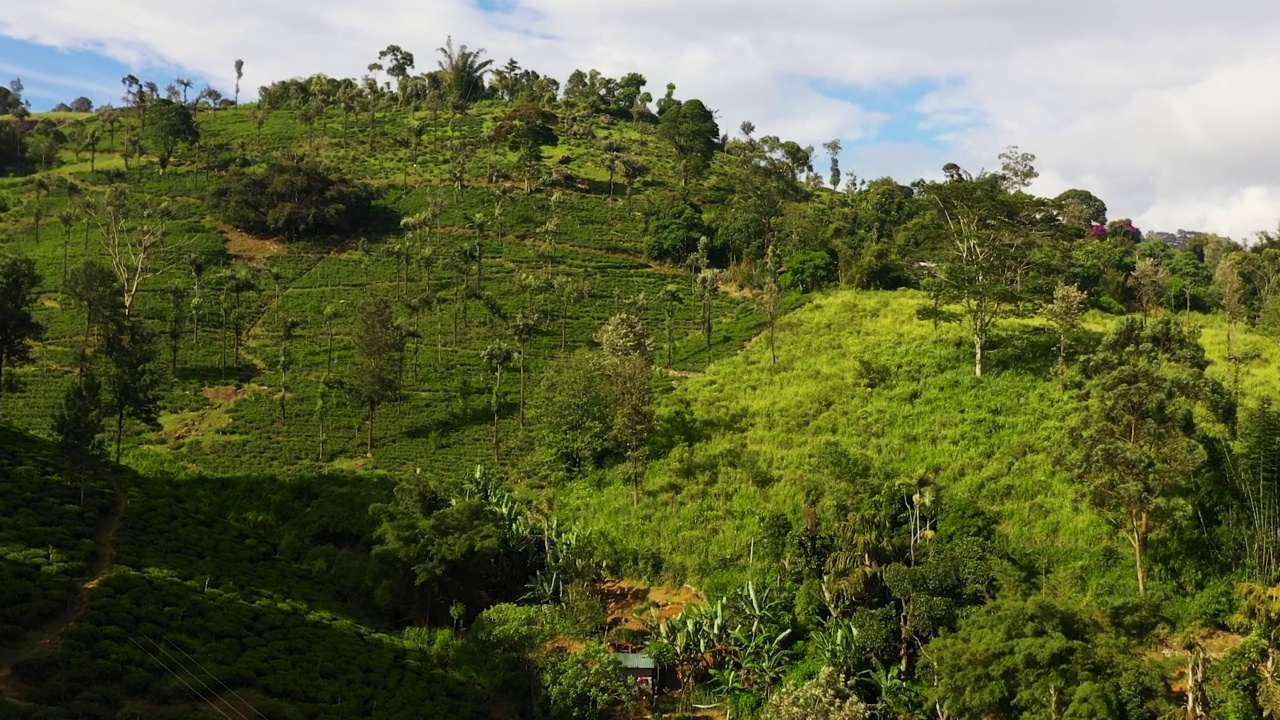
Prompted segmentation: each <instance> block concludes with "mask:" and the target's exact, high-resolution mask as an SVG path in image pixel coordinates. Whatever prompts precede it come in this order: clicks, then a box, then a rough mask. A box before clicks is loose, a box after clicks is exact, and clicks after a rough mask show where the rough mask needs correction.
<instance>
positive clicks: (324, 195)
mask: <svg viewBox="0 0 1280 720" xmlns="http://www.w3.org/2000/svg"><path fill="white" fill-rule="evenodd" d="M209 201H210V204H212V205H213V207H214V209H215V210H216V211H217V212H218V213H219V214H220V215H221V216H222V218H223V219H224V220H226V221H227V222H228V223H230V224H231V225H233V226H235V227H237V228H239V229H241V230H248V231H251V232H259V233H269V234H275V235H283V236H284V237H286V238H289V239H291V240H296V239H299V238H301V237H304V236H307V235H326V234H341V233H349V232H351V231H352V230H355V229H356V228H358V227H359V226H360V225H361V223H363V222H365V221H366V220H367V219H368V217H369V211H370V207H371V205H372V201H373V195H372V192H371V191H370V190H369V189H368V188H367V187H365V186H363V185H360V184H358V183H355V182H353V181H351V180H349V179H347V178H346V177H344V176H342V175H336V174H330V173H329V172H328V171H326V170H325V169H324V168H322V167H321V166H320V165H318V164H316V163H313V162H309V161H305V160H301V161H300V160H277V161H274V162H272V163H271V164H270V165H268V166H267V168H266V170H264V171H263V172H261V173H255V172H250V171H247V170H240V169H235V170H232V171H231V172H228V173H227V174H226V176H224V177H223V179H222V182H221V183H219V184H218V186H217V187H215V188H214V189H213V190H212V191H211V192H210V194H209Z"/></svg>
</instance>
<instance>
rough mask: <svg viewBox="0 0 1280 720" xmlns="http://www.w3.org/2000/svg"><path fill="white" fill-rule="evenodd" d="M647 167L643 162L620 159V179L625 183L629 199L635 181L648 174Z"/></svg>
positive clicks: (625, 158) (630, 158)
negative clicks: (624, 180)
mask: <svg viewBox="0 0 1280 720" xmlns="http://www.w3.org/2000/svg"><path fill="white" fill-rule="evenodd" d="M649 169H650V168H649V166H648V165H645V164H644V163H643V162H640V161H639V160H637V159H635V158H632V157H624V158H622V177H623V178H624V179H626V181H627V197H628V198H630V197H631V189H632V188H633V187H635V184H636V181H638V180H639V179H640V178H642V177H644V176H645V175H648V174H649Z"/></svg>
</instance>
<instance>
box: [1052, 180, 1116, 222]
mask: <svg viewBox="0 0 1280 720" xmlns="http://www.w3.org/2000/svg"><path fill="white" fill-rule="evenodd" d="M1053 202H1054V204H1055V205H1056V206H1057V209H1058V217H1059V218H1060V219H1061V220H1062V222H1063V223H1064V224H1065V225H1068V226H1070V227H1073V228H1078V229H1080V230H1088V229H1089V228H1090V227H1092V226H1093V225H1106V223H1107V204H1106V203H1104V202H1102V200H1099V199H1098V196H1096V195H1094V194H1093V193H1091V192H1089V191H1088V190H1079V189H1071V190H1066V191H1063V192H1062V193H1061V194H1059V195H1058V196H1057V197H1056V198H1054V199H1053Z"/></svg>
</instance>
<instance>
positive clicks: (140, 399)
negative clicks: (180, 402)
mask: <svg viewBox="0 0 1280 720" xmlns="http://www.w3.org/2000/svg"><path fill="white" fill-rule="evenodd" d="M102 354H103V356H104V357H105V358H106V361H107V375H106V383H105V386H106V403H105V411H106V413H107V415H108V416H109V417H114V418H115V426H116V427H115V461H116V463H117V464H119V463H120V453H121V443H122V440H123V438H124V421H125V418H126V417H131V418H133V419H134V420H137V421H138V422H140V423H142V424H144V425H154V424H155V421H156V413H157V412H158V410H159V398H158V396H157V390H158V388H159V379H158V378H157V376H156V374H155V373H154V372H153V371H152V363H153V362H154V361H155V359H156V351H155V344H154V341H153V339H152V336H151V333H150V332H149V331H148V330H147V329H146V327H145V326H144V325H143V324H142V323H141V322H136V321H129V320H124V319H122V320H120V321H118V322H116V323H114V327H113V328H111V329H110V330H109V331H108V332H106V333H105V336H104V338H103V343H102Z"/></svg>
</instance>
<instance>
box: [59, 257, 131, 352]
mask: <svg viewBox="0 0 1280 720" xmlns="http://www.w3.org/2000/svg"><path fill="white" fill-rule="evenodd" d="M66 292H67V294H68V295H70V296H71V297H72V298H73V299H75V300H76V301H77V302H78V303H79V304H80V305H81V306H82V307H84V311H85V321H84V337H83V339H82V340H81V342H80V354H81V356H82V357H83V356H85V355H86V354H87V353H88V352H89V336H90V335H91V334H92V333H93V329H94V328H95V327H96V328H100V329H105V328H108V327H110V326H111V324H112V323H115V322H117V317H118V316H123V315H124V306H123V305H121V303H120V291H119V288H118V286H117V282H116V278H115V275H114V274H113V273H112V272H111V270H110V268H108V267H106V266H105V265H103V264H102V263H99V262H97V261H96V260H86V261H84V262H82V263H80V264H79V265H76V266H75V267H73V268H71V272H70V273H69V274H68V275H67V290H66Z"/></svg>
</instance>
